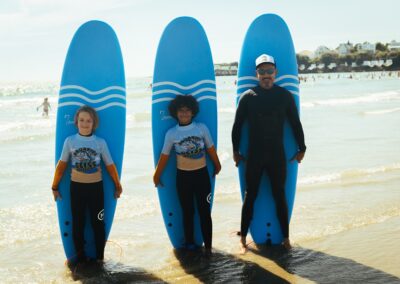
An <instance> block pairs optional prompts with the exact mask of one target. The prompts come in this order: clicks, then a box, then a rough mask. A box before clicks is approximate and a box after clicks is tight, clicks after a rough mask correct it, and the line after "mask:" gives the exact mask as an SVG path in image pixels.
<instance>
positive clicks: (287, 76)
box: [238, 75, 299, 83]
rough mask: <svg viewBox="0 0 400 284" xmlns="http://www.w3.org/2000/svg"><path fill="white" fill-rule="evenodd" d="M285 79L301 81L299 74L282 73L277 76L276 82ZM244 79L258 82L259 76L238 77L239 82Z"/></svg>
mask: <svg viewBox="0 0 400 284" xmlns="http://www.w3.org/2000/svg"><path fill="white" fill-rule="evenodd" d="M283 79H293V80H295V81H296V82H298V81H299V78H298V77H297V76H295V75H282V76H279V77H276V79H275V83H276V82H279V81H281V80H283ZM243 80H252V81H257V82H258V78H257V77H254V76H242V77H239V78H238V83H239V82H240V81H243Z"/></svg>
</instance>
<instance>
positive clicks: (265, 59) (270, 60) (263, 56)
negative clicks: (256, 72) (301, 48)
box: [256, 53, 276, 68]
mask: <svg viewBox="0 0 400 284" xmlns="http://www.w3.org/2000/svg"><path fill="white" fill-rule="evenodd" d="M263 63H270V64H274V65H276V64H275V59H274V58H273V57H272V56H271V55H268V54H265V53H264V54H261V55H260V56H259V57H257V59H256V68H257V67H258V65H260V64H263Z"/></svg>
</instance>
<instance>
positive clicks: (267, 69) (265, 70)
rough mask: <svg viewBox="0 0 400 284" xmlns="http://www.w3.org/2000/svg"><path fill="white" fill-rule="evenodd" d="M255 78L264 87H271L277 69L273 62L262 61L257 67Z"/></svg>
mask: <svg viewBox="0 0 400 284" xmlns="http://www.w3.org/2000/svg"><path fill="white" fill-rule="evenodd" d="M256 72H257V78H258V81H259V83H260V86H261V87H262V88H264V89H271V88H272V86H273V85H274V81H275V76H276V73H277V69H276V68H275V65H274V64H271V63H263V64H260V65H259V66H258V67H257V70H256Z"/></svg>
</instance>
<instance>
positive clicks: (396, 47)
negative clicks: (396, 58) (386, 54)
mask: <svg viewBox="0 0 400 284" xmlns="http://www.w3.org/2000/svg"><path fill="white" fill-rule="evenodd" d="M388 49H389V50H400V42H397V41H395V40H392V41H391V42H390V43H389V45H388Z"/></svg>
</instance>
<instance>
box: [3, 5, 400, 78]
mask: <svg viewBox="0 0 400 284" xmlns="http://www.w3.org/2000/svg"><path fill="white" fill-rule="evenodd" d="M398 11H400V1H398V0H380V1H361V0H336V1H317V0H315V1H311V0H305V1H295V0H292V1H290V0H281V1H278V0H276V1H267V0H240V1H238V0H231V1H226V0H197V1H194V0H130V1H129V0H88V1H85V0H58V1H57V0H0V81H3V82H4V81H31V80H32V81H37V80H41V81H50V80H51V81H57V80H59V79H60V77H61V72H62V67H63V64H64V59H65V55H66V52H67V49H68V46H69V43H70V41H71V39H72V36H73V34H74V33H75V31H76V30H77V29H78V27H79V26H80V25H81V24H83V23H84V22H86V21H89V20H93V19H97V20H102V21H105V22H107V23H108V24H110V25H111V26H112V27H113V28H114V30H115V31H116V33H117V36H118V38H119V41H120V44H121V48H122V52H123V55H124V62H125V70H126V76H127V77H138V76H151V74H152V72H153V65H154V59H155V55H156V50H157V45H158V41H159V39H160V36H161V34H162V32H163V30H164V28H165V27H166V25H167V24H168V23H169V22H170V21H171V20H173V19H174V18H176V17H179V16H192V17H195V18H196V19H197V20H199V22H200V23H201V24H202V25H203V27H204V29H205V31H206V33H207V36H208V39H209V41H210V45H211V50H212V53H213V58H214V62H215V63H221V62H233V61H237V60H238V58H239V55H240V49H241V45H242V41H243V38H244V35H245V33H246V30H247V28H248V27H249V25H250V23H251V22H252V21H253V20H254V19H255V18H256V17H257V16H259V15H261V14H264V13H276V14H278V15H280V16H281V17H282V18H283V19H284V20H285V21H286V23H287V24H288V26H289V29H290V31H291V33H292V37H293V41H294V44H295V48H296V51H297V52H299V51H302V50H315V49H316V48H317V47H318V46H320V45H326V46H328V47H329V48H336V47H337V46H338V44H339V43H342V42H347V41H348V40H350V42H352V43H358V42H364V41H369V42H372V43H375V42H378V41H380V42H390V41H391V40H397V41H400V17H399V16H398Z"/></svg>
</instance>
